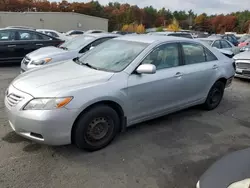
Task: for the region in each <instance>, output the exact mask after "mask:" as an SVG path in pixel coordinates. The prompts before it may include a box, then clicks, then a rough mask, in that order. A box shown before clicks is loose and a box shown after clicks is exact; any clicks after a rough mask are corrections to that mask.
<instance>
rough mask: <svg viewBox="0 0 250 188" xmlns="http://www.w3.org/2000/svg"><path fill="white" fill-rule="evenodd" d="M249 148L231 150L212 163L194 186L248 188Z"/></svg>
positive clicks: (249, 181)
mask: <svg viewBox="0 0 250 188" xmlns="http://www.w3.org/2000/svg"><path fill="white" fill-rule="evenodd" d="M249 159H250V149H249V148H247V149H244V150H239V151H235V152H232V153H230V154H228V155H226V156H223V157H222V158H221V159H219V160H218V161H216V162H215V163H214V164H212V165H211V166H210V167H209V168H208V169H207V170H206V171H205V172H204V173H203V175H202V176H201V177H200V180H199V181H198V183H197V185H196V188H249V186H250V179H249V177H250V168H249V164H250V160H249Z"/></svg>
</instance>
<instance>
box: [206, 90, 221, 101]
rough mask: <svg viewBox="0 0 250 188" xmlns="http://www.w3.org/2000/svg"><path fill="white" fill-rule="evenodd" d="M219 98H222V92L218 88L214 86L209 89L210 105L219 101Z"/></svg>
mask: <svg viewBox="0 0 250 188" xmlns="http://www.w3.org/2000/svg"><path fill="white" fill-rule="evenodd" d="M221 98H222V92H221V91H220V90H219V89H217V88H214V89H213V90H212V91H211V94H210V100H209V102H210V104H211V105H216V104H218V103H219V102H220V100H221Z"/></svg>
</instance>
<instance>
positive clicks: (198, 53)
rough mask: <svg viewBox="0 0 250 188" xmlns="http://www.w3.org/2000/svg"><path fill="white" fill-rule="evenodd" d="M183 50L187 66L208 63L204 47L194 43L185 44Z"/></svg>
mask: <svg viewBox="0 0 250 188" xmlns="http://www.w3.org/2000/svg"><path fill="white" fill-rule="evenodd" d="M182 48H183V55H184V60H185V64H186V65H191V64H196V63H202V62H206V55H205V51H204V48H203V46H201V45H199V44H193V43H183V44H182Z"/></svg>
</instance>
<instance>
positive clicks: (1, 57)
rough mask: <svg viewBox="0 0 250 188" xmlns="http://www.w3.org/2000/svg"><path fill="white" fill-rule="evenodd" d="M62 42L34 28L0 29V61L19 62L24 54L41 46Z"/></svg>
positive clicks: (55, 44) (56, 44)
mask: <svg viewBox="0 0 250 188" xmlns="http://www.w3.org/2000/svg"><path fill="white" fill-rule="evenodd" d="M62 42H63V41H62V40H60V39H57V38H55V37H52V36H48V35H45V34H43V33H39V32H37V31H34V30H27V29H15V28H5V29H0V63H11V62H12V63H17V62H19V63H20V62H21V61H22V59H23V58H24V56H25V55H26V54H28V53H30V52H32V51H34V50H37V49H38V48H41V47H45V46H58V45H60V44H61V43H62Z"/></svg>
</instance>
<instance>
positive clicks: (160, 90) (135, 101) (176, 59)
mask: <svg viewBox="0 0 250 188" xmlns="http://www.w3.org/2000/svg"><path fill="white" fill-rule="evenodd" d="M142 64H154V65H155V66H156V73H155V74H136V73H133V74H131V75H130V76H129V79H128V96H129V98H130V106H131V110H130V114H129V116H128V117H130V118H129V119H128V121H130V122H137V121H140V120H143V119H147V118H150V117H154V116H158V115H161V114H164V113H166V112H167V111H168V110H171V108H173V107H176V106H178V105H181V101H180V100H179V99H180V98H183V95H184V94H183V91H182V87H183V83H184V82H183V79H182V73H181V69H182V66H181V61H180V48H179V44H177V43H168V44H163V45H160V46H158V47H157V48H155V49H154V50H153V51H152V52H151V53H150V54H149V55H148V56H147V57H146V58H145V59H144V60H143V61H142Z"/></svg>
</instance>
